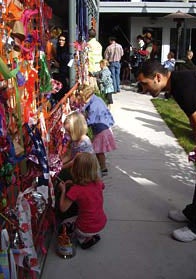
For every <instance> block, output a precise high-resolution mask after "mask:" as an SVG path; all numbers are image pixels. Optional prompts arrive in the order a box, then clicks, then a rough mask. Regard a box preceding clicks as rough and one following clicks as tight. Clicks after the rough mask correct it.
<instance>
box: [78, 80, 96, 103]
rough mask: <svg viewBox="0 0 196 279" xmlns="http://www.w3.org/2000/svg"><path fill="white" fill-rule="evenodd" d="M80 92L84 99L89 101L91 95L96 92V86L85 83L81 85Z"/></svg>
mask: <svg viewBox="0 0 196 279" xmlns="http://www.w3.org/2000/svg"><path fill="white" fill-rule="evenodd" d="M79 94H80V96H81V97H82V101H83V102H84V103H87V102H88V101H89V99H90V97H91V96H92V95H93V94H94V87H93V86H90V85H87V84H85V85H83V86H81V87H79Z"/></svg>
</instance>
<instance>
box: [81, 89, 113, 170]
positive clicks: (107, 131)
mask: <svg viewBox="0 0 196 279" xmlns="http://www.w3.org/2000/svg"><path fill="white" fill-rule="evenodd" d="M80 94H81V97H82V99H83V102H84V106H83V111H84V112H85V114H86V121H87V124H88V126H89V127H90V128H91V129H92V134H93V139H92V143H93V149H94V151H95V153H96V155H97V159H98V161H99V164H100V168H101V172H102V174H107V172H108V169H107V167H106V158H105V153H106V152H110V151H112V150H114V149H116V143H115V139H114V136H113V133H112V130H111V127H112V126H113V125H114V119H113V116H112V114H111V112H110V110H109V109H108V107H107V106H106V104H105V102H104V101H103V100H102V99H101V98H100V97H98V96H96V95H95V94H94V89H93V88H92V87H91V86H89V85H86V86H84V87H83V88H82V89H81V91H80Z"/></svg>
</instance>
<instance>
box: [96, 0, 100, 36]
mask: <svg viewBox="0 0 196 279" xmlns="http://www.w3.org/2000/svg"><path fill="white" fill-rule="evenodd" d="M99 2H100V1H99V0H98V1H97V24H96V33H97V40H99V5H100V3H99Z"/></svg>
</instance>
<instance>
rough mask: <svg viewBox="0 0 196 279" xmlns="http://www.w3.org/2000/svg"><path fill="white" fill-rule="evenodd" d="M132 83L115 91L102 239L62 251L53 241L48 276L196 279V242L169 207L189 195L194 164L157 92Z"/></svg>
mask: <svg viewBox="0 0 196 279" xmlns="http://www.w3.org/2000/svg"><path fill="white" fill-rule="evenodd" d="M130 89H133V88H131V87H129V86H126V88H124V89H122V90H121V93H118V94H115V95H114V96H113V99H114V104H113V106H112V109H111V111H112V113H113V116H114V119H115V126H114V127H113V132H114V135H115V138H116V142H117V146H118V148H117V150H115V151H114V152H112V153H109V154H107V164H108V169H109V174H108V176H105V177H104V178H103V180H104V182H105V185H106V189H105V192H104V197H105V211H106V214H107V216H108V223H107V226H106V228H105V230H104V231H103V233H102V234H101V238H102V239H101V241H100V242H99V243H98V244H97V245H96V246H94V247H92V248H90V249H89V250H81V249H80V248H79V247H78V248H77V252H76V256H75V257H73V258H72V259H70V260H64V259H61V258H59V257H58V256H57V255H56V253H55V242H54V240H53V241H52V242H51V245H50V249H49V252H48V256H47V259H46V262H45V266H44V270H43V274H42V277H41V278H42V279H54V278H59V279H62V278H69V279H100V278H102V279H107V278H108V279H119V278H121V279H180V278H182V279H195V278H196V277H195V276H196V275H195V274H196V265H195V263H196V253H195V250H196V241H195V242H191V243H181V242H177V241H175V240H174V239H172V237H171V232H172V231H173V230H174V229H176V228H179V227H181V226H184V225H185V224H178V223H175V222H173V221H171V220H169V219H168V217H167V214H168V210H169V209H172V208H179V209H183V208H184V206H185V205H186V204H187V203H189V202H191V200H192V195H193V191H194V184H195V180H194V179H195V177H194V175H195V169H194V167H193V165H192V164H191V163H189V162H188V158H187V155H186V154H185V152H184V151H183V150H182V148H181V147H180V146H179V145H178V143H177V141H176V139H175V138H174V136H173V134H172V133H171V131H170V130H169V129H168V127H167V126H166V125H165V123H164V121H163V120H162V119H161V117H160V116H159V114H158V113H157V111H156V110H155V108H154V106H153V104H152V102H151V96H149V95H146V94H139V93H136V92H133V91H131V90H130ZM133 90H134V89H133Z"/></svg>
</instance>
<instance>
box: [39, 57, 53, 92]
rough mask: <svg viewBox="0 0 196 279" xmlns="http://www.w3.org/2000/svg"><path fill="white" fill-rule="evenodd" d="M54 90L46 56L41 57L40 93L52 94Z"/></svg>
mask: <svg viewBox="0 0 196 279" xmlns="http://www.w3.org/2000/svg"><path fill="white" fill-rule="evenodd" d="M51 90H52V83H51V76H50V73H49V70H48V66H47V63H46V56H45V54H41V55H40V92H41V93H43V92H44V93H45V92H50V91H51Z"/></svg>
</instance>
